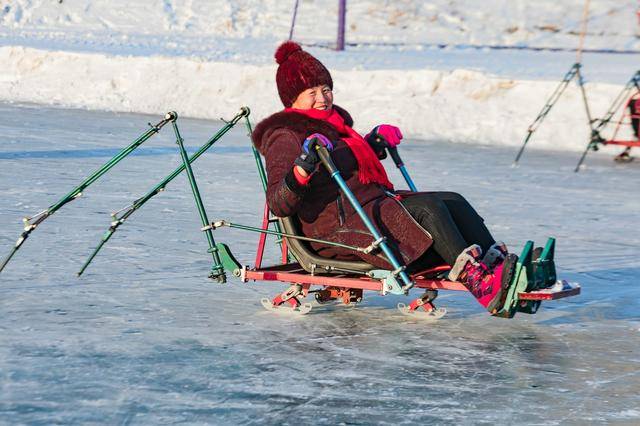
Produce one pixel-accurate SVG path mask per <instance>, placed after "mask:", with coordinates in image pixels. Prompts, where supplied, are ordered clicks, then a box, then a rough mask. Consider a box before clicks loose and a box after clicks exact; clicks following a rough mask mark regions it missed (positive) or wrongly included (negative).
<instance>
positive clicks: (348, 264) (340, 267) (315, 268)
mask: <svg viewBox="0 0 640 426" xmlns="http://www.w3.org/2000/svg"><path fill="white" fill-rule="evenodd" d="M278 221H279V222H280V226H281V227H282V231H283V232H284V233H286V234H294V235H301V233H300V227H299V224H298V220H297V218H295V217H282V218H278ZM285 239H286V240H287V246H288V248H289V250H291V253H292V254H293V255H294V257H295V258H296V259H297V260H298V263H300V266H302V268H303V269H304V270H305V271H307V272H310V273H345V272H347V273H348V272H352V273H353V272H357V273H364V272H368V271H371V270H372V269H375V267H374V266H372V265H370V264H369V263H367V262H364V261H351V260H339V259H328V258H326V257H322V256H319V255H318V254H317V253H316V252H315V251H314V250H313V249H312V248H311V247H310V246H309V244H308V243H307V242H306V241H300V240H297V239H294V238H286V237H285Z"/></svg>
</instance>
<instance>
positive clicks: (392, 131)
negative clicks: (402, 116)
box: [364, 124, 402, 159]
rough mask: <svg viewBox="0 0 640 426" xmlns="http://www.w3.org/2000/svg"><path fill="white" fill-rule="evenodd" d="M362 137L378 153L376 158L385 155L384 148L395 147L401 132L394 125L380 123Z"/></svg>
mask: <svg viewBox="0 0 640 426" xmlns="http://www.w3.org/2000/svg"><path fill="white" fill-rule="evenodd" d="M364 139H365V140H366V141H367V142H368V143H369V145H370V146H371V148H373V150H374V151H375V153H376V154H377V155H378V158H380V159H384V158H386V157H387V153H386V152H385V148H395V147H397V146H398V145H399V144H400V141H401V140H402V132H401V131H400V129H399V128H397V127H396V126H392V125H390V124H380V125H378V126H376V127H374V128H373V130H371V131H370V132H369V133H368V134H367V136H365V137H364Z"/></svg>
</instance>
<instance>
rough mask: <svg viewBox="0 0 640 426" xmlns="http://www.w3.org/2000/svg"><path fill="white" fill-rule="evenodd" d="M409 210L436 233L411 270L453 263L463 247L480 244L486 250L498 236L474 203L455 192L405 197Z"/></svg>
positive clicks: (429, 230)
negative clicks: (472, 205) (431, 243)
mask: <svg viewBox="0 0 640 426" xmlns="http://www.w3.org/2000/svg"><path fill="white" fill-rule="evenodd" d="M402 204H403V205H404V207H405V208H406V209H407V211H408V212H409V214H411V216H413V218H414V219H415V220H416V221H417V222H418V223H419V224H420V226H422V227H423V228H424V229H425V230H426V231H427V232H429V234H431V236H432V237H433V245H432V246H431V247H430V248H429V250H427V251H426V253H425V254H424V255H422V257H420V258H419V259H418V260H416V261H415V262H414V263H412V264H411V265H409V269H410V270H414V271H415V270H418V269H421V268H430V267H433V266H436V265H438V264H442V263H447V264H449V265H453V264H454V263H455V261H456V257H458V255H459V254H460V252H461V251H462V250H464V249H465V248H467V247H469V246H470V245H472V244H478V245H479V246H480V247H482V250H483V251H486V250H487V249H488V248H489V247H490V246H491V245H492V244H493V243H495V240H494V239H493V237H492V236H491V233H490V232H489V230H488V229H487V227H486V226H485V224H484V220H483V219H482V218H481V217H480V215H479V214H478V213H477V212H476V211H475V209H474V208H473V207H471V204H469V202H468V201H467V200H466V199H465V198H464V197H463V196H462V195H460V194H457V193H455V192H428V193H424V194H419V195H412V196H409V197H407V198H404V199H403V200H402Z"/></svg>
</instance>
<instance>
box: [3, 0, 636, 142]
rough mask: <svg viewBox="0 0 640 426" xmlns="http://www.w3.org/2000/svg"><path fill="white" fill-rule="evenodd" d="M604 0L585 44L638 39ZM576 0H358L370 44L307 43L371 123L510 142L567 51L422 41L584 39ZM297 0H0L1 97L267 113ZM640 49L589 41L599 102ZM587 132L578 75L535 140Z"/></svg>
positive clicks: (583, 137)
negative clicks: (337, 48) (278, 53)
mask: <svg viewBox="0 0 640 426" xmlns="http://www.w3.org/2000/svg"><path fill="white" fill-rule="evenodd" d="M471 3H474V4H475V6H470V4H471ZM594 3H595V4H594V5H593V12H592V19H591V21H590V27H589V28H590V33H589V36H588V43H587V47H592V48H593V47H603V46H607V48H614V49H635V48H638V45H639V41H638V39H637V38H636V37H635V36H634V30H635V25H636V23H635V21H634V20H635V15H634V5H633V4H631V3H628V2H627V3H624V4H620V2H618V1H609V0H606V1H605V0H602V1H599V2H594ZM336 4H337V2H331V5H329V6H327V3H326V2H320V1H302V2H300V9H299V13H298V23H297V25H296V32H295V36H296V38H297V39H302V40H306V41H307V42H321V43H322V42H324V43H328V42H330V41H331V40H333V38H334V35H335V16H336V10H335V8H336ZM581 4H582V0H575V1H567V2H557V1H549V0H544V1H540V2H536V3H535V7H534V6H532V5H529V2H526V1H524V0H520V1H504V0H490V1H484V2H462V1H450V0H447V1H444V0H441V1H434V2H429V3H428V4H426V3H423V2H419V1H412V0H404V1H396V2H387V1H385V2H373V1H360V2H350V3H349V15H348V25H349V29H348V34H347V36H348V37H347V38H348V41H352V42H358V43H363V44H361V45H359V46H352V47H350V48H349V49H348V50H347V51H346V52H341V53H336V52H333V51H331V50H328V49H325V48H320V47H308V49H309V50H310V51H311V52H312V53H313V54H314V55H316V56H318V57H319V58H320V59H321V60H322V61H323V62H324V63H326V64H327V65H328V67H329V68H330V69H331V71H332V74H333V76H334V82H335V95H336V103H338V104H339V105H342V106H343V107H346V108H347V109H349V110H350V111H351V113H352V115H353V116H354V118H355V119H356V127H357V128H358V129H359V130H361V131H367V130H368V129H369V128H370V127H371V126H373V125H375V124H377V123H379V122H381V121H382V122H390V123H394V124H397V125H399V126H400V127H401V128H402V129H403V131H404V133H405V134H406V135H407V136H409V137H414V138H421V139H438V140H448V141H453V142H467V143H480V144H499V145H513V146H515V145H519V144H520V143H521V141H522V139H523V137H524V134H525V133H526V129H527V126H528V125H529V124H530V123H531V121H532V120H533V119H534V118H535V117H536V116H537V114H538V112H539V111H540V109H541V108H542V106H543V105H544V102H545V101H546V99H547V98H548V96H549V95H550V94H551V92H552V91H553V90H554V89H555V87H556V86H557V84H558V82H559V81H558V80H559V78H560V77H561V76H562V75H564V73H565V72H566V71H567V70H568V69H569V67H570V66H571V64H572V62H573V61H574V60H575V58H574V57H573V54H572V53H550V52H544V53H539V52H525V53H524V54H523V53H521V52H509V53H508V54H505V53H504V52H497V51H492V50H488V51H482V50H480V51H476V50H473V51H469V49H453V50H440V49H434V48H429V47H428V46H425V44H429V43H434V42H437V43H454V44H455V43H467V44H474V45H478V44H505V45H512V46H514V45H527V46H533V47H536V46H537V47H540V46H547V47H562V48H570V47H573V46H575V45H576V44H577V35H576V29H577V26H578V22H579V20H580V16H581V13H582V8H581ZM291 6H292V2H291V3H290V2H277V1H275V0H268V1H257V0H244V1H230V0H229V1H227V0H219V1H216V2H213V3H212V2H203V1H184V2H182V1H171V0H167V1H164V2H163V3H162V5H160V4H157V3H156V2H152V3H145V2H135V3H132V4H130V2H124V1H122V0H114V1H109V2H99V1H88V0H85V1H76V2H62V3H57V2H51V1H45V0H29V1H27V0H17V1H15V2H11V3H10V4H8V5H6V6H4V8H3V9H2V10H0V23H1V24H2V26H1V27H0V46H3V47H0V100H2V101H9V102H35V103H41V104H54V105H63V106H69V107H81V108H91V109H103V110H111V111H129V112H143V113H152V114H162V113H164V112H166V111H168V110H176V111H177V112H178V113H179V114H180V115H186V116H192V117H200V118H214V119H217V118H220V117H229V116H230V115H232V114H234V113H235V111H237V110H238V108H239V107H240V106H243V105H247V106H249V107H251V109H252V111H253V119H254V121H257V120H259V119H261V118H263V117H265V116H267V115H268V114H270V113H272V112H274V111H276V110H278V109H280V108H281V107H282V106H281V105H280V104H279V100H278V96H277V94H276V88H275V84H274V75H275V63H274V61H273V57H272V54H273V51H274V50H275V47H276V46H277V44H278V43H279V42H280V41H281V40H282V39H284V38H286V36H287V35H288V30H289V28H288V27H289V23H290V21H289V19H290V16H291ZM494 15H495V16H494ZM318 22H323V23H326V25H317V23H318ZM611 22H616V23H619V25H611ZM142 23H144V25H142ZM371 41H376V42H377V43H378V44H376V45H370V44H367V42H371ZM386 41H392V42H393V43H391V45H389V44H386V45H385V44H384V43H385V42H386ZM381 42H382V44H381ZM394 43H398V44H394ZM411 43H422V44H419V45H411ZM634 59H635V58H633V57H632V56H631V55H600V56H597V55H591V56H585V64H587V62H588V61H590V60H591V61H592V63H591V64H589V65H588V68H587V72H585V74H586V75H587V77H590V78H594V79H595V81H598V82H590V83H589V85H588V96H589V101H590V104H591V107H592V110H593V114H594V116H595V117H599V116H601V115H602V114H603V113H604V111H605V110H606V108H607V107H608V105H609V104H610V102H611V101H612V100H613V99H614V97H615V96H616V95H617V93H618V92H619V90H620V89H621V85H622V84H624V83H625V82H626V80H627V79H628V78H629V77H630V76H631V74H632V73H633V72H634V71H635V68H636V67H637V65H636V61H635V60H634ZM470 68H472V69H470ZM545 80H546V81H545ZM605 82H606V83H615V84H605ZM587 138H588V127H587V124H586V119H585V114H584V107H583V105H582V99H581V96H580V92H579V90H578V88H577V87H576V85H574V84H572V85H571V86H570V87H569V88H568V89H567V92H566V93H565V95H563V97H562V99H561V100H560V102H559V103H558V104H557V106H556V107H555V108H554V110H553V112H552V114H551V115H550V116H549V118H548V119H547V121H546V122H545V123H544V125H543V126H541V128H540V131H539V133H538V134H537V135H536V142H535V143H534V144H532V146H533V147H540V148H542V147H546V148H556V149H568V150H582V149H583V148H584V146H585V143H586V141H587Z"/></svg>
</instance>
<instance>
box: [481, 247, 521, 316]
mask: <svg viewBox="0 0 640 426" xmlns="http://www.w3.org/2000/svg"><path fill="white" fill-rule="evenodd" d="M517 265H518V256H517V255H515V254H513V253H509V254H508V255H507V256H506V257H505V259H504V264H503V266H502V280H501V281H500V291H499V292H498V294H496V296H495V297H494V298H493V300H491V302H489V305H488V306H487V311H489V312H490V313H491V315H495V314H496V313H498V312H499V311H500V310H501V309H502V307H503V306H504V302H505V300H506V298H507V294H508V293H509V288H510V287H511V285H512V284H514V283H512V281H513V276H514V274H515V271H516V266H517Z"/></svg>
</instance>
